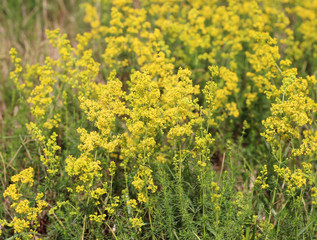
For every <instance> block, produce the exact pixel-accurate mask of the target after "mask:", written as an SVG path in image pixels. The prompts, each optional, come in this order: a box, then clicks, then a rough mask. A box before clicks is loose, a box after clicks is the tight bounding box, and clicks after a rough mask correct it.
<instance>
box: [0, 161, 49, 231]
mask: <svg viewBox="0 0 317 240" xmlns="http://www.w3.org/2000/svg"><path fill="white" fill-rule="evenodd" d="M11 181H12V182H13V184H10V185H9V187H8V188H7V189H6V190H5V191H4V193H3V196H4V197H9V198H10V199H11V200H12V203H11V208H12V209H14V211H15V213H16V216H14V217H13V218H12V220H11V221H10V222H3V223H4V225H6V226H8V227H13V229H14V232H15V233H18V234H20V233H27V234H29V235H30V236H31V237H32V236H35V234H36V229H37V228H38V227H39V221H38V220H39V219H38V216H39V215H40V214H41V213H42V212H43V210H44V209H45V208H46V207H47V206H48V204H47V202H45V201H44V200H42V199H43V197H44V194H43V193H38V194H37V195H36V197H35V201H34V203H32V202H30V200H28V199H26V196H28V195H30V194H29V192H30V191H31V192H32V188H31V187H32V186H33V183H34V170H33V168H31V167H30V168H27V169H24V170H22V171H21V172H20V173H18V174H16V175H14V176H12V177H11ZM24 192H25V193H24ZM32 201H33V199H32ZM32 205H34V206H32Z"/></svg>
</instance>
